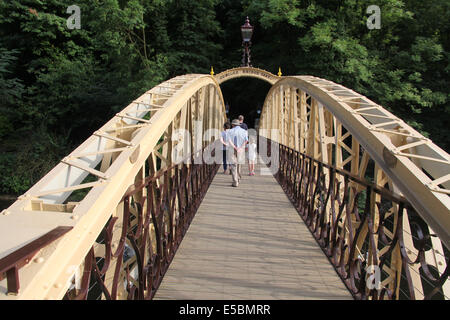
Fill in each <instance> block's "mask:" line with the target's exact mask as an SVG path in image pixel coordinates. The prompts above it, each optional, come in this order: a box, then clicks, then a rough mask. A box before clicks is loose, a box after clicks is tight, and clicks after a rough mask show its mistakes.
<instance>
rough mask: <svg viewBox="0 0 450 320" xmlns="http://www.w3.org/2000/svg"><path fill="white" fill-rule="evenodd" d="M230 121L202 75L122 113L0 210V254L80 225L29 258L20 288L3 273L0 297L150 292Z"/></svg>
mask: <svg viewBox="0 0 450 320" xmlns="http://www.w3.org/2000/svg"><path fill="white" fill-rule="evenodd" d="M224 121H225V107H224V102H223V97H222V93H221V91H220V88H219V85H218V83H217V82H216V81H215V80H214V78H213V77H211V76H208V75H195V74H194V75H185V76H179V77H175V78H173V79H170V80H168V81H166V82H163V83H161V84H160V85H158V86H156V87H155V88H153V89H151V90H149V91H148V92H146V93H145V94H143V95H142V96H141V97H139V98H138V99H136V100H135V101H133V102H132V103H131V104H130V105H129V106H127V107H126V108H125V109H123V110H122V111H121V112H119V113H117V114H116V115H115V116H114V118H112V119H111V120H110V121H109V122H108V123H106V124H105V125H104V126H103V127H102V128H101V129H99V130H98V131H96V132H95V133H94V134H93V135H92V136H91V137H90V138H88V139H87V140H86V141H85V142H84V143H83V144H82V145H80V146H79V147H78V148H77V149H76V150H75V151H73V152H72V153H71V154H70V155H68V156H67V157H65V158H64V159H63V160H62V161H61V162H60V164H58V165H57V166H56V167H55V168H54V169H53V170H52V171H51V172H49V173H48V174H47V175H46V176H45V177H44V178H42V179H41V180H40V181H39V182H38V183H37V184H36V185H35V186H33V187H32V188H31V189H30V190H29V191H28V192H26V194H24V195H23V196H21V197H20V198H19V200H18V201H16V202H15V203H14V204H13V205H12V206H11V207H10V208H8V209H7V210H5V211H3V212H2V214H1V215H0V234H2V239H5V241H3V240H2V243H1V244H0V247H1V248H0V252H1V254H2V256H5V255H7V254H8V253H11V252H14V250H16V249H17V248H18V247H21V246H22V245H23V244H24V243H29V242H30V241H32V240H34V239H36V238H37V237H38V236H40V235H42V234H43V233H45V232H47V231H50V230H52V229H53V228H55V227H57V226H71V227H73V229H72V230H71V232H69V233H68V234H67V235H65V236H64V237H63V238H62V239H61V240H58V241H56V242H54V243H52V244H50V245H48V246H46V247H45V248H43V249H41V250H40V251H39V252H38V253H37V254H36V255H33V260H32V261H30V259H26V260H25V261H22V263H21V265H20V266H18V267H21V268H20V269H19V270H16V271H17V272H16V273H17V278H16V279H15V280H17V281H18V280H20V287H18V286H17V285H16V284H14V285H13V287H15V288H9V289H8V285H6V279H3V281H1V282H0V291H1V292H0V296H1V298H16V297H18V298H20V299H61V298H63V297H64V296H65V297H66V298H86V297H87V295H88V294H89V295H90V297H89V298H113V299H115V298H119V299H125V298H130V297H131V298H136V297H139V298H148V297H151V296H152V295H153V294H154V291H153V288H154V287H155V286H156V285H157V282H158V281H159V280H160V275H161V274H162V271H163V270H162V269H164V268H165V267H166V263H165V262H164V261H166V262H167V261H170V259H171V258H172V257H173V253H174V251H175V249H176V248H175V247H176V246H177V243H178V242H179V241H181V240H180V234H181V233H183V232H184V231H185V230H184V228H185V225H186V223H189V221H187V220H188V219H189V218H190V215H192V212H193V210H194V209H195V208H194V207H195V205H197V204H198V203H199V199H198V197H199V196H200V195H201V192H200V191H201V189H202V188H203V189H204V187H205V186H204V185H205V184H207V182H208V179H209V178H210V177H211V176H213V171H214V168H210V167H208V166H204V165H202V154H201V153H200V151H201V150H204V149H205V148H207V147H208V146H211V142H214V141H216V140H217V139H219V136H218V135H217V134H216V133H219V134H220V130H222V127H223V123H224ZM211 129H212V132H211ZM208 130H210V131H209V132H210V133H209V134H208V133H207V134H206V135H205V132H207V131H208ZM214 130H215V131H214ZM186 159H189V160H186ZM196 159H197V160H198V159H200V160H199V161H200V162H198V163H199V165H197V162H196V161H197V160H196ZM194 164H195V165H194ZM214 173H215V172H214ZM180 205H181V206H182V207H181V208H180ZM169 207H170V208H169ZM169 209H170V210H169ZM194 213H195V211H194ZM183 230H184V231H183ZM127 232H132V234H133V236H132V237H130V236H129V234H128V233H127ZM175 240H176V241H175ZM2 256H0V258H2ZM122 257H123V259H122ZM156 257H157V258H156ZM136 259H138V260H139V261H137V260H136ZM144 262H145V263H144ZM22 265H25V266H24V267H22ZM150 265H152V268H150V269H152V270H148V269H149V266H150ZM146 266H147V269H146V270H141V269H142V268H145V267H146ZM91 270H94V271H92V274H90V271H91ZM88 275H89V276H88ZM143 279H145V284H144V283H143V282H141V281H144V280H143ZM0 280H2V279H1V278H0ZM12 282H13V283H14V282H15V281H12ZM93 283H95V286H97V288H96V290H94V291H92V290H89V289H92V286H93ZM7 291H9V294H10V295H6V293H7ZM15 291H17V292H15ZM92 292H94V293H95V292H96V294H97V296H95V297H94V296H92ZM11 293H12V294H15V295H11ZM17 294H18V295H17Z"/></svg>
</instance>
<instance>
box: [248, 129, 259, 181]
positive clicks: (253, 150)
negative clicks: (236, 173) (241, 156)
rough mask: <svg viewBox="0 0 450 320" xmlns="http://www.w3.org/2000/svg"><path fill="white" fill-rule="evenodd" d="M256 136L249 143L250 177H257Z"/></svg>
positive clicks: (251, 137)
mask: <svg viewBox="0 0 450 320" xmlns="http://www.w3.org/2000/svg"><path fill="white" fill-rule="evenodd" d="M256 152H257V151H256V136H254V135H251V136H250V137H249V143H248V171H249V174H248V175H249V176H254V175H255V163H256Z"/></svg>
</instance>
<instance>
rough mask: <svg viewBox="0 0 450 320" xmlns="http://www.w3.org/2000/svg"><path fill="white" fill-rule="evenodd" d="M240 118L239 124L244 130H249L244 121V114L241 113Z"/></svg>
mask: <svg viewBox="0 0 450 320" xmlns="http://www.w3.org/2000/svg"><path fill="white" fill-rule="evenodd" d="M238 119H239V125H240V126H241V128H242V129H244V130H248V126H247V124H246V123H245V122H244V116H242V115H240V116H239V118H238Z"/></svg>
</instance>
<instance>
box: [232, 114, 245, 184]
mask: <svg viewBox="0 0 450 320" xmlns="http://www.w3.org/2000/svg"><path fill="white" fill-rule="evenodd" d="M231 126H232V129H230V130H229V131H228V143H229V145H230V146H231V147H232V149H231V150H232V152H233V155H232V161H231V163H230V170H231V177H232V180H233V183H232V186H233V187H237V186H239V180H240V178H241V165H242V164H243V163H245V146H246V144H247V143H248V133H247V131H246V130H244V129H242V128H241V123H240V122H239V120H238V119H234V120H233V121H232V122H231Z"/></svg>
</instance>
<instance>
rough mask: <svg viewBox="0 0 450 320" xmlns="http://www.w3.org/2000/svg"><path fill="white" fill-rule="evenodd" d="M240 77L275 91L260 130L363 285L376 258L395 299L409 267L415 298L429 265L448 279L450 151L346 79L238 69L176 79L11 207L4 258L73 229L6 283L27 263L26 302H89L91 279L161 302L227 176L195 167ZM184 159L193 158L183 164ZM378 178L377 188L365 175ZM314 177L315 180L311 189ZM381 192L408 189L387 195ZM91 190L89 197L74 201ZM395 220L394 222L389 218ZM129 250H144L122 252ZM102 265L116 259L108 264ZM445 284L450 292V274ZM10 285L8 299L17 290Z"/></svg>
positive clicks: (288, 181)
mask: <svg viewBox="0 0 450 320" xmlns="http://www.w3.org/2000/svg"><path fill="white" fill-rule="evenodd" d="M238 77H254V78H258V79H261V80H264V81H267V82H269V83H270V84H271V85H272V88H271V89H270V91H269V93H268V95H267V97H266V99H265V103H264V106H263V110H262V114H261V119H260V122H259V123H260V125H259V132H260V137H261V138H262V139H264V138H266V139H269V140H271V141H273V142H274V144H275V145H277V147H278V148H279V150H280V152H281V153H280V159H281V160H283V161H281V166H280V170H279V173H277V177H278V178H279V181H280V183H282V184H284V187H286V188H285V190H287V191H289V190H290V191H289V192H291V195H293V197H294V198H295V196H298V194H299V192H300V191H305V192H304V194H301V196H300V198H295V199H296V201H297V204H300V203H303V204H305V203H306V204H307V206H304V207H302V208H300V209H301V210H300V211H301V215H302V217H304V218H305V221H306V222H307V223H308V225H309V226H310V227H311V230H312V231H313V234H315V235H318V236H317V239H318V242H319V243H321V244H330V243H331V246H332V247H331V248H327V249H326V250H324V251H325V252H326V253H327V254H328V255H329V257H331V258H330V260H331V261H333V263H334V264H335V267H336V269H337V270H339V272H340V274H341V276H342V278H343V279H345V281H350V284H348V286H349V287H350V288H351V289H352V290H354V291H355V290H356V289H355V283H353V282H351V281H354V278H353V275H354V274H359V276H360V279H364V275H365V273H364V271H361V270H364V266H367V265H370V264H372V265H375V266H378V265H381V266H382V268H383V271H384V272H386V273H387V274H388V276H387V277H385V278H384V279H383V286H385V287H386V288H388V289H389V290H391V291H390V292H391V293H392V292H397V295H396V296H397V297H398V290H399V283H400V278H401V277H402V276H403V273H404V272H405V270H406V271H407V272H408V273H407V274H408V277H409V278H408V281H409V280H410V281H411V282H413V283H414V293H413V294H412V297H413V298H414V297H417V298H420V297H423V296H424V294H423V288H422V283H421V278H420V272H421V271H420V270H421V269H420V268H422V270H425V272H427V268H428V265H432V266H434V267H435V268H436V270H438V273H439V275H440V276H442V277H445V276H446V274H447V275H448V270H446V271H445V270H443V268H446V266H447V265H448V262H447V261H446V259H445V256H444V251H443V245H442V243H444V244H446V245H447V247H449V235H448V231H449V230H450V219H449V218H448V217H449V208H450V203H449V197H448V194H450V191H449V190H450V176H449V174H448V172H449V165H450V158H449V155H448V154H447V153H446V152H445V151H443V150H442V149H440V148H439V147H437V146H436V145H434V144H433V143H432V142H431V141H430V140H429V139H426V138H424V137H423V136H422V135H420V134H419V133H418V132H417V131H415V130H414V129H413V128H411V127H410V126H408V125H407V124H405V123H404V122H403V121H401V119H398V118H397V117H395V116H394V115H393V114H391V113H389V112H388V111H386V110H385V109H384V108H382V107H381V106H379V105H377V104H376V103H374V102H372V101H370V100H369V99H367V98H366V97H364V96H362V95H360V94H358V93H356V92H354V91H352V90H350V89H348V88H345V87H343V86H341V85H339V84H336V83H333V82H331V81H328V80H324V79H320V78H317V77H313V76H294V77H278V76H275V75H273V74H271V73H269V72H267V71H264V70H261V69H256V68H235V69H230V70H227V71H224V72H223V73H219V74H218V75H216V76H210V75H201V74H191V75H184V76H179V77H175V78H173V79H170V80H168V81H165V82H163V83H161V84H160V85H158V86H156V87H154V88H153V89H151V90H149V91H148V92H146V93H145V94H143V95H142V96H141V97H139V98H137V99H136V100H135V101H133V102H132V103H131V104H130V105H129V106H127V107H126V108H125V109H123V110H122V111H121V112H119V113H118V114H117V115H116V116H115V117H114V118H113V119H111V120H110V121H109V122H108V123H106V124H105V125H104V126H103V127H102V128H101V129H99V130H98V131H97V132H95V133H94V134H93V135H92V136H91V137H90V138H88V139H87V140H86V141H85V142H84V143H83V144H82V145H80V146H79V147H78V148H77V149H76V150H74V151H73V152H72V153H71V154H70V155H68V156H67V157H66V158H64V159H63V160H62V161H61V162H60V163H59V164H58V165H57V166H56V167H55V168H54V169H53V170H52V171H50V172H49V173H48V174H47V175H46V176H45V177H44V178H42V179H41V180H40V181H39V182H38V183H37V184H36V185H34V186H33V187H32V188H31V189H30V190H29V191H27V192H26V193H25V194H24V195H23V196H21V197H19V199H18V200H17V201H16V202H15V203H14V204H13V205H12V206H11V207H9V208H8V209H7V210H5V211H3V212H2V214H0V235H1V237H2V239H1V240H2V241H0V259H2V258H3V257H5V255H8V254H10V253H14V252H16V250H17V248H21V247H22V246H23V245H24V244H27V243H31V244H33V243H34V241H35V240H36V238H39V237H41V236H42V235H44V237H47V238H46V239H47V240H48V238H49V237H50V238H51V239H52V241H54V240H55V239H56V236H55V233H54V232H53V231H54V230H55V229H54V228H55V227H58V226H65V227H67V228H69V229H70V232H68V233H67V234H65V235H64V236H62V237H61V239H60V240H56V241H54V242H53V243H52V244H51V245H49V246H46V247H33V248H34V250H35V251H30V252H28V255H26V256H24V257H23V259H22V260H19V261H18V262H17V263H18V264H17V265H15V266H14V268H12V269H10V270H8V272H10V271H11V273H8V281H9V279H10V278H11V279H12V280H18V278H17V276H18V273H17V269H18V268H20V267H22V266H25V267H24V268H22V269H20V278H21V279H24V281H23V282H21V287H20V291H19V295H18V296H17V297H18V298H20V299H45V298H48V299H59V298H62V297H63V296H64V295H66V294H68V292H74V293H75V296H76V298H86V297H87V294H88V286H89V283H90V277H91V275H92V276H95V277H96V278H97V280H98V283H100V286H101V291H102V295H103V297H104V298H112V299H115V298H118V299H124V298H127V297H128V298H135V297H137V298H139V299H141V298H149V297H150V298H151V297H152V296H153V294H154V291H153V288H154V287H157V286H158V284H159V281H160V280H161V275H162V274H164V272H165V268H167V266H168V264H169V263H170V261H171V259H172V258H173V255H174V254H175V252H176V249H177V246H178V245H179V243H180V241H181V238H182V236H183V235H184V233H185V232H186V230H187V227H188V226H189V223H190V222H191V221H192V218H193V214H195V210H196V208H197V206H198V205H199V203H200V202H201V200H202V196H203V195H204V193H205V192H206V190H207V188H208V184H209V183H210V181H211V179H212V177H213V176H214V174H215V173H216V172H217V169H218V165H217V164H205V163H204V162H199V163H197V162H195V158H196V157H195V156H196V155H197V152H199V151H201V150H203V149H205V148H208V147H209V146H210V145H211V143H213V142H214V141H216V142H217V140H215V139H217V137H213V136H211V137H210V138H209V139H208V140H207V141H205V140H204V139H203V134H204V133H205V132H207V131H208V129H211V128H212V129H215V130H216V131H219V130H221V129H222V125H223V123H224V121H225V120H226V114H225V106H224V101H223V96H222V92H221V89H220V84H221V83H223V82H225V81H228V80H231V79H234V78H238ZM180 132H181V136H179V134H180ZM183 132H187V138H186V136H183ZM200 135H201V136H202V137H199V136H200ZM199 141H200V143H198V142H199ZM179 146H188V148H178V147H179ZM178 153H181V155H178ZM190 153H191V154H190ZM174 155H177V158H184V157H189V159H190V162H189V161H188V162H187V163H175V162H174ZM293 155H296V156H298V157H297V158H296V159H294V162H291V163H289V162H288V161H286V159H287V158H289V157H291V158H292V156H293ZM300 158H301V159H303V160H302V161H303V162H302V164H301V165H300V162H299V159H300ZM305 159H306V160H305ZM370 163H372V164H373V166H374V168H373V170H372V171H371V172H369V171H370V170H368V167H369V164H370ZM308 170H309V171H308ZM337 172H339V174H336V173H337ZM347 172H348V174H347ZM368 175H370V178H372V180H373V183H374V184H367V183H366V182H364V180H365V178H366V177H367V176H368ZM349 176H352V177H354V178H352V179H350V180H349V178H348V177H349ZM355 177H356V178H355ZM309 185H311V186H313V187H314V188H312V187H311V188H310V189H308V188H306V190H305V189H302V188H303V187H304V186H309ZM383 188H386V189H389V190H388V191H392V192H395V193H396V194H397V195H395V196H392V197H389V198H388V199H389V200H387V201H386V199H385V195H384V192H385V191H383V190H386V189H383ZM82 190H90V191H89V192H87V193H85V194H84V195H83V196H82V197H81V199H78V200H76V199H72V198H71V197H72V196H73V193H74V191H77V192H78V191H82ZM370 190H372V191H373V190H376V192H372V191H370ZM294 191H295V192H297V195H295V192H294ZM364 192H366V193H364ZM398 195H399V196H398ZM402 196H404V198H403V197H402ZM358 197H361V199H364V201H365V205H366V209H367V210H365V211H364V212H363V211H361V212H358V210H359V208H358V205H359V202H358ZM364 197H365V198H364ZM294 198H293V199H294ZM405 198H406V199H405ZM324 199H326V201H328V199H331V201H330V202H326V201H324ZM333 201H334V202H333ZM396 201H397V202H396ZM386 204H387V205H389V208H388V209H386V208H383V205H386ZM404 204H405V205H407V206H409V204H411V205H412V207H411V206H410V207H411V210H413V209H415V211H417V212H418V213H419V215H420V216H421V217H422V218H423V219H424V220H425V221H426V222H427V223H428V225H429V226H430V228H429V230H428V231H427V234H435V233H436V234H437V235H438V236H439V239H438V238H436V237H431V238H430V239H426V240H427V241H429V242H431V246H432V248H431V249H432V250H428V249H429V248H427V250H425V249H424V248H417V247H415V246H414V239H412V236H411V235H412V234H413V231H412V228H411V227H410V222H411V223H412V221H410V220H409V218H408V214H404V211H405V210H403V209H404V208H403V205H404ZM408 208H409V207H408ZM408 210H409V209H408ZM318 213H322V215H318ZM314 215H316V216H314ZM313 216H314V218H312V217H313ZM361 217H362V218H361ZM385 217H388V218H389V219H390V220H389V221H390V222H391V220H392V225H394V227H393V228H390V227H389V228H388V227H387V226H385V223H386V219H387V218H386V219H385ZM364 219H365V220H364ZM426 228H427V229H428V226H427V227H426ZM69 229H65V231H64V232H67V230H69ZM52 232H53V233H52ZM58 232H59V236H61V235H62V233H61V232H62V231H61V230H58ZM52 237H53V238H52ZM424 241H425V240H424ZM441 241H442V243H441ZM386 243H388V244H387V245H386ZM366 247H368V249H367V248H366ZM126 249H127V250H129V251H130V252H133V253H134V255H133V257H132V258H129V259H127V260H125V259H123V260H122V257H124V256H125V250H126ZM366 249H367V250H366ZM327 250H328V251H327ZM364 250H365V251H364ZM425 251H427V252H425ZM362 252H364V254H363V253H362ZM31 257H33V258H34V259H33V263H30V259H31ZM416 258H417V259H416ZM98 259H103V260H104V264H103V265H102V267H101V270H100V269H99V266H97V263H96V261H98ZM405 259H409V260H408V262H405ZM419 260H420V261H419ZM146 262H148V264H145V263H146ZM19 266H20V267H19ZM10 276H11V277H10ZM1 277H2V275H1V274H0V280H2V279H1ZM15 277H16V278H15ZM130 277H131V278H133V280H130ZM348 279H350V280H348ZM72 280H75V282H74V283H72ZM436 282H439V283H440V284H441V285H442V286H444V285H445V286H446V287H445V290H446V291H445V292H447V293H448V292H450V291H449V285H450V284H449V283H448V281H447V282H445V279H444V281H443V280H442V279H437V280H436ZM125 283H126V284H127V286H126V287H125V286H124V284H125ZM17 284H18V282H17V281H16V283H14V281H12V282H11V287H14V286H16V289H18V288H17ZM8 287H9V285H8ZM4 289H5V288H4V287H0V294H6V292H5V290H4ZM68 289H69V291H68ZM8 290H9V289H8ZM363 291H364V290H363ZM355 292H356V291H355ZM360 292H361V291H360ZM13 293H14V292H13ZM363 296H364V295H363Z"/></svg>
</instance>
